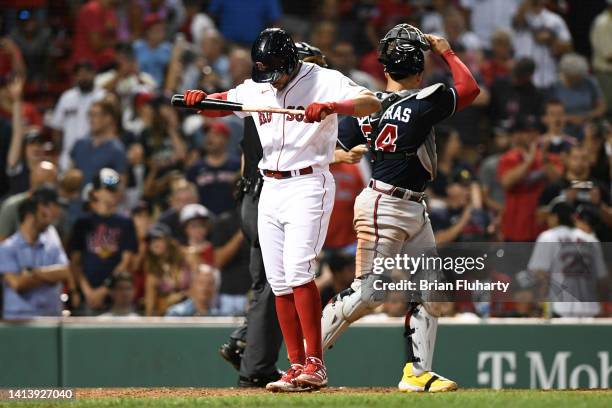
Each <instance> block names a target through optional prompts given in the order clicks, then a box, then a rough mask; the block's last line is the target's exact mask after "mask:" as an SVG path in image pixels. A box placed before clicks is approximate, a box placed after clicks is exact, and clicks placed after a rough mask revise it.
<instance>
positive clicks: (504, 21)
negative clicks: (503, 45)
mask: <svg viewBox="0 0 612 408" xmlns="http://www.w3.org/2000/svg"><path fill="white" fill-rule="evenodd" d="M521 1H522V0H461V1H460V2H459V3H460V5H461V7H463V9H464V10H466V11H467V13H468V15H469V21H470V25H471V27H472V30H473V31H474V33H475V34H476V35H477V36H478V38H479V39H480V41H481V43H482V44H483V46H484V47H485V48H486V49H489V47H490V45H491V46H493V47H495V44H494V43H493V42H494V33H495V32H496V31H498V30H510V28H511V26H512V16H513V15H514V14H515V13H516V10H517V9H518V7H519V6H520V4H521Z"/></svg>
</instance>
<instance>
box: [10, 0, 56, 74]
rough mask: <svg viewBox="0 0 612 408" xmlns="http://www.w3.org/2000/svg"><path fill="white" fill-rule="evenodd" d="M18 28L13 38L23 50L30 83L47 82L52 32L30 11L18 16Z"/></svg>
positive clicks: (23, 11) (20, 12)
mask: <svg viewBox="0 0 612 408" xmlns="http://www.w3.org/2000/svg"><path fill="white" fill-rule="evenodd" d="M17 19H18V22H17V26H16V27H15V29H14V30H13V32H12V33H11V38H12V39H13V41H15V44H16V45H17V46H18V47H19V49H20V50H21V53H22V55H23V58H24V60H25V64H26V67H27V68H28V71H27V75H28V76H27V79H28V81H36V82H39V83H40V82H46V81H47V79H48V75H49V67H48V62H49V55H50V52H51V48H50V47H49V43H50V42H51V30H50V29H49V27H48V26H47V25H46V24H45V21H44V20H41V19H40V18H36V17H35V16H33V15H32V12H31V11H30V10H28V9H23V10H20V11H19V13H18V14H17Z"/></svg>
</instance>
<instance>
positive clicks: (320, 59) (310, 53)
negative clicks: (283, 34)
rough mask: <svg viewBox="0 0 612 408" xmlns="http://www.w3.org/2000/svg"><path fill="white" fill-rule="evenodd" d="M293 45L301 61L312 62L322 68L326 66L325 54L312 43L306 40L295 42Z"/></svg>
mask: <svg viewBox="0 0 612 408" xmlns="http://www.w3.org/2000/svg"><path fill="white" fill-rule="evenodd" d="M295 47H296V48H297V51H298V57H299V58H300V60H301V61H306V62H312V63H314V64H317V65H319V66H322V67H323V68H327V61H326V60H325V55H323V53H322V52H321V50H320V49H319V48H317V47H315V46H313V45H310V44H308V43H307V42H303V41H302V42H296V43H295Z"/></svg>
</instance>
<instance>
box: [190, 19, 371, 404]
mask: <svg viewBox="0 0 612 408" xmlns="http://www.w3.org/2000/svg"><path fill="white" fill-rule="evenodd" d="M251 56H252V60H253V72H252V78H251V79H249V80H246V81H245V82H244V83H243V84H241V85H239V86H237V87H236V88H234V89H231V90H229V91H227V92H224V93H219V94H213V95H210V96H209V98H216V99H226V100H228V101H234V102H240V103H245V104H246V103H249V104H254V103H255V104H257V105H261V106H270V107H281V108H295V109H305V114H304V115H281V114H272V113H252V115H253V117H254V120H255V124H256V127H257V131H258V133H259V137H260V139H261V144H262V148H263V158H262V160H261V162H260V163H259V168H260V172H261V173H262V175H263V176H264V185H263V188H262V192H261V197H260V201H259V208H258V210H259V219H258V230H259V240H260V245H261V250H262V254H263V260H264V266H265V269H266V275H267V279H268V281H269V283H270V286H271V288H272V291H273V292H274V294H275V296H276V313H277V316H278V320H279V323H280V326H281V330H282V332H283V337H284V340H285V345H286V347H287V352H288V354H289V360H290V363H291V367H290V368H289V369H288V370H287V371H286V373H285V375H284V376H283V377H282V378H281V379H280V380H278V381H275V382H272V383H269V384H268V385H267V387H266V388H267V389H268V390H270V391H286V392H289V391H302V390H307V389H313V388H314V389H316V388H320V387H324V386H326V385H327V372H326V369H325V365H324V364H323V361H322V357H323V351H322V339H321V299H320V297H319V291H318V289H317V287H316V285H315V283H314V277H315V267H314V265H313V261H314V259H315V258H316V256H317V255H318V253H319V251H320V250H321V247H322V245H323V242H324V241H325V236H326V234H327V226H328V222H329V217H330V214H331V211H332V207H333V201H334V194H335V184H334V179H333V177H332V175H331V173H330V172H329V170H328V165H329V163H330V162H332V161H333V158H334V150H335V146H336V140H337V134H338V118H337V114H343V115H351V116H356V117H360V116H367V115H369V114H371V113H374V112H376V111H377V110H379V109H380V102H379V101H378V99H377V98H376V97H375V96H374V94H372V93H371V92H370V91H368V90H367V89H365V88H363V87H361V86H358V85H356V84H355V83H354V82H353V81H352V80H350V79H349V78H347V77H345V76H344V75H342V74H341V73H340V72H338V71H334V70H330V69H325V68H322V67H319V66H317V65H315V64H311V63H307V62H300V61H299V60H298V52H297V49H296V47H295V44H294V43H293V41H292V39H291V37H290V36H289V35H288V34H287V33H286V32H285V31H283V30H281V29H277V28H272V29H266V30H264V31H262V32H261V34H260V35H259V36H258V38H257V40H256V41H255V43H254V44H253V48H252V52H251ZM184 96H185V102H186V104H187V105H193V104H195V103H197V102H199V101H201V100H202V99H204V98H205V97H206V94H205V93H204V92H202V91H186V92H185V95H184ZM235 113H236V114H237V115H238V116H240V117H245V116H246V115H248V113H244V112H235ZM203 114H205V115H206V116H222V115H224V114H225V113H224V112H220V111H204V112H203ZM304 340H306V345H304Z"/></svg>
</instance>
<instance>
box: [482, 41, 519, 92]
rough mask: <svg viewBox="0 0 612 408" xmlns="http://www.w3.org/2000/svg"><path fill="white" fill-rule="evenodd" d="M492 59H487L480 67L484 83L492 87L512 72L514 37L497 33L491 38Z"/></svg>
mask: <svg viewBox="0 0 612 408" xmlns="http://www.w3.org/2000/svg"><path fill="white" fill-rule="evenodd" d="M491 52H492V55H491V57H490V58H487V59H486V60H485V61H484V62H483V63H482V66H481V67H480V73H481V74H482V79H483V80H484V83H485V84H486V85H487V86H488V87H490V86H491V85H492V84H493V82H494V81H495V80H496V79H498V78H507V77H509V76H510V73H511V72H512V67H513V66H514V58H513V53H514V50H513V49H512V37H511V36H510V32H508V31H501V30H500V31H496V32H495V33H493V35H492V37H491Z"/></svg>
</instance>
